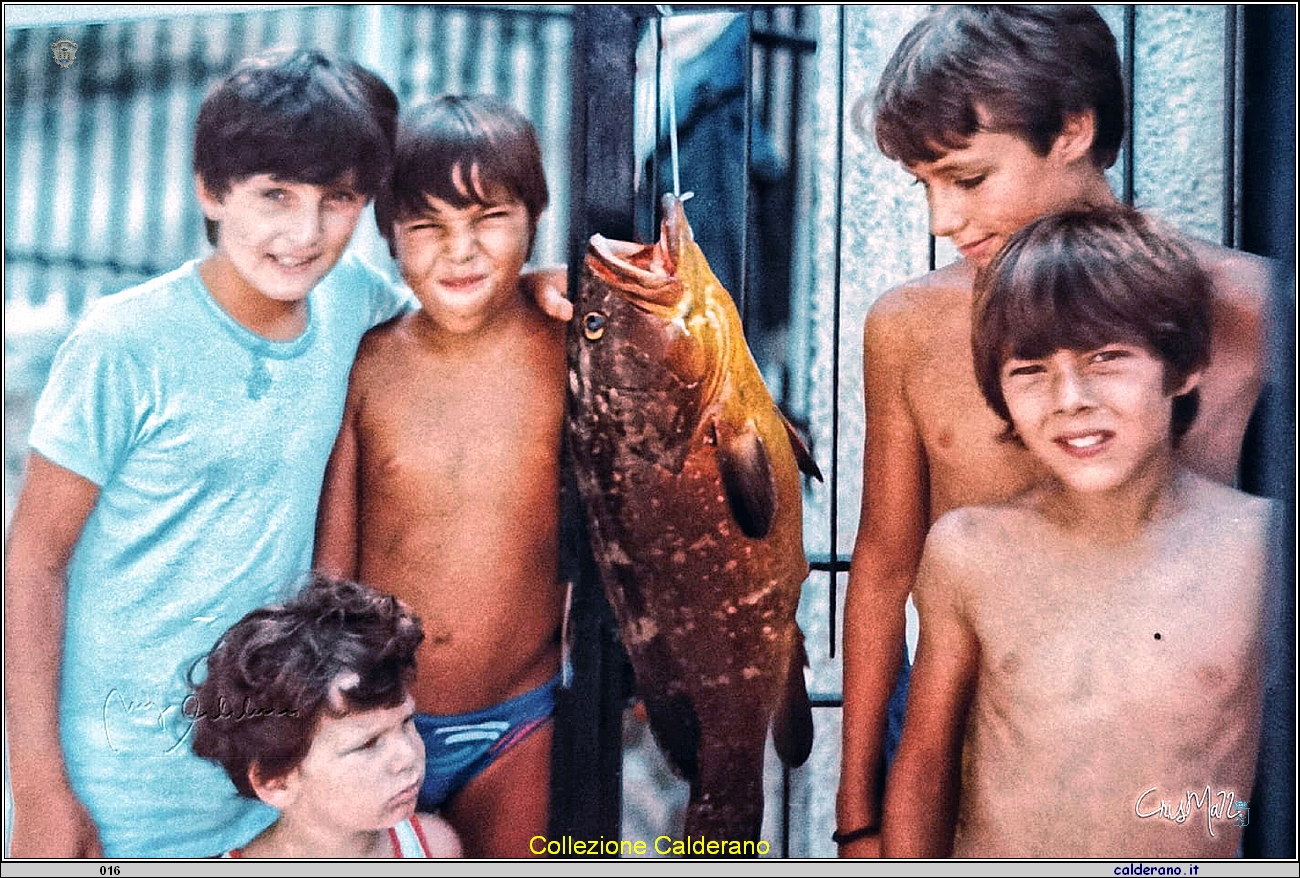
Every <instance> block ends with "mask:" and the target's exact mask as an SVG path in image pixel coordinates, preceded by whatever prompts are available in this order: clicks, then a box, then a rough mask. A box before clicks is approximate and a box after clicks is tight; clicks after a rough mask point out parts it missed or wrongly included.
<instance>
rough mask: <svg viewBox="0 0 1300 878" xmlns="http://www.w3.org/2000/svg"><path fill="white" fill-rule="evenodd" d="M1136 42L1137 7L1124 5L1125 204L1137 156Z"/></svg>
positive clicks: (1130, 195)
mask: <svg viewBox="0 0 1300 878" xmlns="http://www.w3.org/2000/svg"><path fill="white" fill-rule="evenodd" d="M1136 42H1137V7H1136V6H1134V5H1132V4H1129V5H1127V6H1125V7H1124V57H1123V61H1122V63H1123V75H1124V130H1125V131H1126V132H1127V133H1128V136H1127V137H1126V138H1124V191H1123V193H1121V196H1120V197H1121V198H1122V199H1123V201H1124V203H1125V204H1129V205H1131V204H1132V203H1133V198H1134V194H1135V193H1134V191H1133V163H1134V160H1135V158H1136V156H1137V151H1136V147H1135V146H1134V143H1135V141H1136V140H1137V137H1136V132H1135V131H1134V130H1133V118H1134V114H1133V92H1134V85H1133V79H1134V73H1135V71H1136V69H1137V68H1136V62H1135V58H1136V53H1135V50H1134V48H1133V46H1134V43H1136Z"/></svg>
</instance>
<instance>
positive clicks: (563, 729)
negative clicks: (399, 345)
mask: <svg viewBox="0 0 1300 878" xmlns="http://www.w3.org/2000/svg"><path fill="white" fill-rule="evenodd" d="M638 23H639V22H638V14H637V11H636V8H635V7H625V6H604V5H590V6H579V7H576V8H575V9H574V13H573V59H572V65H571V70H572V77H573V78H572V86H573V88H572V94H573V122H572V127H571V130H570V138H571V139H570V166H571V170H570V192H571V195H570V199H571V200H570V210H571V213H570V225H569V285H570V288H571V289H575V290H576V289H577V284H578V278H579V271H580V268H581V265H582V257H583V254H584V253H585V250H586V242H587V240H588V238H589V237H590V235H591V234H592V233H593V232H595V231H599V232H601V233H602V234H605V235H608V236H610V237H613V238H624V239H629V238H630V237H631V235H632V231H633V226H634V224H635V207H636V205H635V195H634V190H633V186H632V182H633V171H634V167H635V155H634V147H633V130H632V127H633V126H632V123H633V120H632V113H631V112H629V108H630V107H632V106H633V97H634V82H635V76H636V70H635V58H636V45H637V37H638V31H639V28H638ZM564 486H565V490H564V493H563V496H564V502H563V516H562V522H561V526H562V531H563V533H562V542H563V545H562V553H561V562H560V563H561V570H562V572H563V573H564V575H565V577H566V578H568V579H571V581H573V582H574V583H575V586H574V591H573V604H572V608H571V613H570V618H569V626H570V628H571V630H572V634H573V636H572V639H571V641H570V642H571V643H572V645H573V652H572V662H573V672H574V674H573V680H572V685H571V686H570V687H568V688H566V689H561V690H560V691H559V692H557V693H556V713H555V715H556V721H555V745H554V749H553V760H552V771H551V778H552V784H551V833H552V837H553V838H558V837H561V836H562V835H570V836H572V837H574V838H595V837H598V836H601V835H603V836H605V837H606V838H617V837H618V832H619V823H620V816H621V814H620V812H621V803H622V780H623V769H622V737H623V735H622V718H623V716H622V707H623V703H624V701H625V699H626V695H627V678H628V675H627V671H626V668H627V659H626V657H625V656H624V654H623V651H622V647H621V645H620V643H619V640H618V633H617V629H616V627H615V625H614V619H613V613H612V612H611V611H610V609H609V605H608V603H606V601H605V596H604V592H603V589H602V588H601V584H600V578H599V576H598V575H597V573H596V569H595V563H594V561H593V559H592V557H591V548H590V545H589V544H588V542H587V534H586V523H585V520H584V516H583V514H582V512H581V508H580V503H579V501H578V494H577V491H576V489H575V486H574V483H573V473H572V465H571V461H570V460H569V459H568V455H567V454H566V461H565V475H564Z"/></svg>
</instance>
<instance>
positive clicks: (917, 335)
mask: <svg viewBox="0 0 1300 878" xmlns="http://www.w3.org/2000/svg"><path fill="white" fill-rule="evenodd" d="M972 281H973V276H972V275H971V272H970V269H969V267H968V266H966V265H965V263H963V262H955V263H953V264H951V265H947V266H945V267H943V268H938V269H935V270H934V271H927V272H926V273H925V274H921V275H917V276H916V277H913V278H909V279H908V280H905V281H903V282H902V283H900V284H898V285H897V286H895V287H891V288H890V289H888V290H886V291H885V292H884V293H881V295H880V297H879V298H877V299H876V301H875V302H873V303H872V305H871V307H870V309H868V311H867V325H866V333H867V337H868V338H869V339H874V340H875V341H877V342H878V343H879V342H882V341H888V342H890V343H912V344H925V343H926V339H927V332H928V330H931V329H933V326H934V323H935V320H934V318H935V316H936V315H943V314H946V313H947V312H948V311H949V310H950V309H951V308H952V307H953V306H954V304H957V305H958V306H960V305H961V304H962V303H965V304H969V299H970V296H971V288H972Z"/></svg>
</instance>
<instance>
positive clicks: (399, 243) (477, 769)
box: [316, 96, 567, 857]
mask: <svg viewBox="0 0 1300 878" xmlns="http://www.w3.org/2000/svg"><path fill="white" fill-rule="evenodd" d="M546 202H547V189H546V180H545V177H544V175H543V171H542V163H541V154H540V151H539V148H538V145H537V140H536V136H535V134H534V133H533V129H532V126H531V125H530V124H529V123H528V122H527V120H525V119H524V118H523V117H522V116H520V115H519V113H518V112H517V111H515V110H514V109H513V108H511V107H509V106H508V105H506V104H503V103H501V102H499V101H497V100H495V99H491V98H486V97H450V96H449V97H443V98H439V99H438V100H436V101H433V102H431V103H428V104H425V105H423V106H421V107H418V108H416V109H415V110H414V111H412V112H411V113H410V114H409V116H407V117H406V118H404V119H403V121H402V125H401V126H400V130H399V132H398V137H397V147H396V151H395V159H394V169H393V177H392V183H391V191H388V192H385V193H384V194H383V195H381V197H380V198H379V199H378V200H377V203H376V217H377V219H378V221H379V223H380V229H381V231H382V232H383V234H384V236H385V237H386V238H387V239H388V241H389V243H390V246H391V248H392V251H393V254H394V255H395V256H396V258H397V260H398V263H399V265H400V267H401V272H402V276H403V277H404V278H405V279H406V282H407V283H408V284H409V285H410V287H411V289H412V291H413V292H414V293H415V296H416V298H417V299H418V300H419V302H420V306H421V307H420V309H419V310H418V311H415V312H412V313H411V314H409V315H405V316H403V317H402V318H400V319H398V320H395V321H392V322H390V323H388V324H386V325H384V326H381V327H378V328H376V329H375V330H374V331H373V332H371V333H370V334H369V335H367V337H366V339H365V340H364V341H363V342H362V344H361V348H360V350H359V352H358V355H357V363H356V366H355V368H354V369H353V371H352V377H351V385H350V388H349V391H348V400H347V408H346V410H345V413H344V419H343V427H342V429H341V430H340V433H339V437H338V442H337V444H336V446H335V449H334V453H333V457H332V458H331V459H330V463H329V469H328V473H327V476H326V482H325V490H324V493H323V495H322V501H321V518H320V526H319V530H318V547H317V555H316V561H317V565H318V567H319V568H320V569H321V570H322V571H325V572H327V573H330V574H332V575H335V576H341V577H344V578H349V579H356V580H359V581H362V582H365V583H367V584H368V585H372V586H374V587H376V588H379V589H382V590H383V591H385V592H389V593H391V594H394V595H397V596H398V597H399V598H401V599H402V600H404V601H406V602H407V603H409V604H410V605H411V606H412V607H413V608H414V610H415V612H416V613H418V614H419V616H420V617H421V618H422V619H423V620H424V624H425V626H426V631H427V633H428V639H427V640H426V641H425V643H424V646H423V647H422V648H421V650H420V654H419V667H420V677H419V681H418V682H417V683H416V685H415V687H414V690H413V694H414V696H415V703H416V708H417V710H418V711H419V713H418V714H417V715H416V719H415V722H416V725H417V727H418V728H419V730H420V733H421V735H422V737H423V739H424V743H425V747H426V750H427V753H428V755H427V762H428V770H427V772H426V776H425V783H424V787H423V789H422V791H421V796H420V807H421V809H423V810H433V809H435V808H437V809H442V810H443V813H444V814H445V815H446V816H447V818H448V820H449V821H450V822H451V823H452V825H453V826H454V827H455V828H456V830H457V832H458V833H459V834H460V836H461V839H462V841H463V843H464V845H465V851H466V854H467V856H471V857H485V856H510V857H527V856H529V854H530V850H529V840H530V839H531V838H533V837H535V836H538V835H545V834H546V827H547V816H548V804H549V788H550V751H551V738H552V730H551V729H552V727H551V714H552V712H553V709H554V696H553V693H554V688H555V686H556V680H557V675H558V671H559V638H558V634H559V625H560V615H561V608H562V599H563V590H562V588H561V587H560V584H559V581H558V580H559V574H558V570H557V564H558V543H557V540H558V522H559V468H560V441H561V433H560V430H561V426H562V421H563V415H564V394H565V378H566V374H567V371H566V367H565V349H564V338H565V337H564V332H565V325H564V324H563V323H561V322H560V321H557V320H552V319H550V318H548V317H546V315H544V314H543V313H542V312H541V311H540V310H539V309H538V307H537V306H536V305H535V304H534V302H533V299H532V297H531V296H529V295H527V294H526V293H525V291H524V289H523V288H522V287H521V285H520V280H519V275H520V270H521V269H522V267H523V265H524V262H525V261H526V260H527V258H528V253H529V250H530V248H531V246H532V241H533V236H534V232H535V230H536V227H537V219H538V216H539V215H540V214H541V212H542V210H543V209H544V208H545V207H546Z"/></svg>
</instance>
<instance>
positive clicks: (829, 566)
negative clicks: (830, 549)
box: [808, 552, 852, 573]
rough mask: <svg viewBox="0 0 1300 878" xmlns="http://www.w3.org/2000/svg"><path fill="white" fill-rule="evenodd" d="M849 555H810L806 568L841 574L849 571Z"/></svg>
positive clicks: (822, 553)
mask: <svg viewBox="0 0 1300 878" xmlns="http://www.w3.org/2000/svg"><path fill="white" fill-rule="evenodd" d="M851 558H852V556H851V555H840V554H836V555H834V556H831V555H829V554H826V553H824V552H821V553H816V554H814V555H811V556H810V557H809V559H808V566H809V568H811V569H812V570H824V571H831V570H834V571H837V572H840V573H843V572H844V571H846V570H848V569H849V561H850V559H851Z"/></svg>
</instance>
